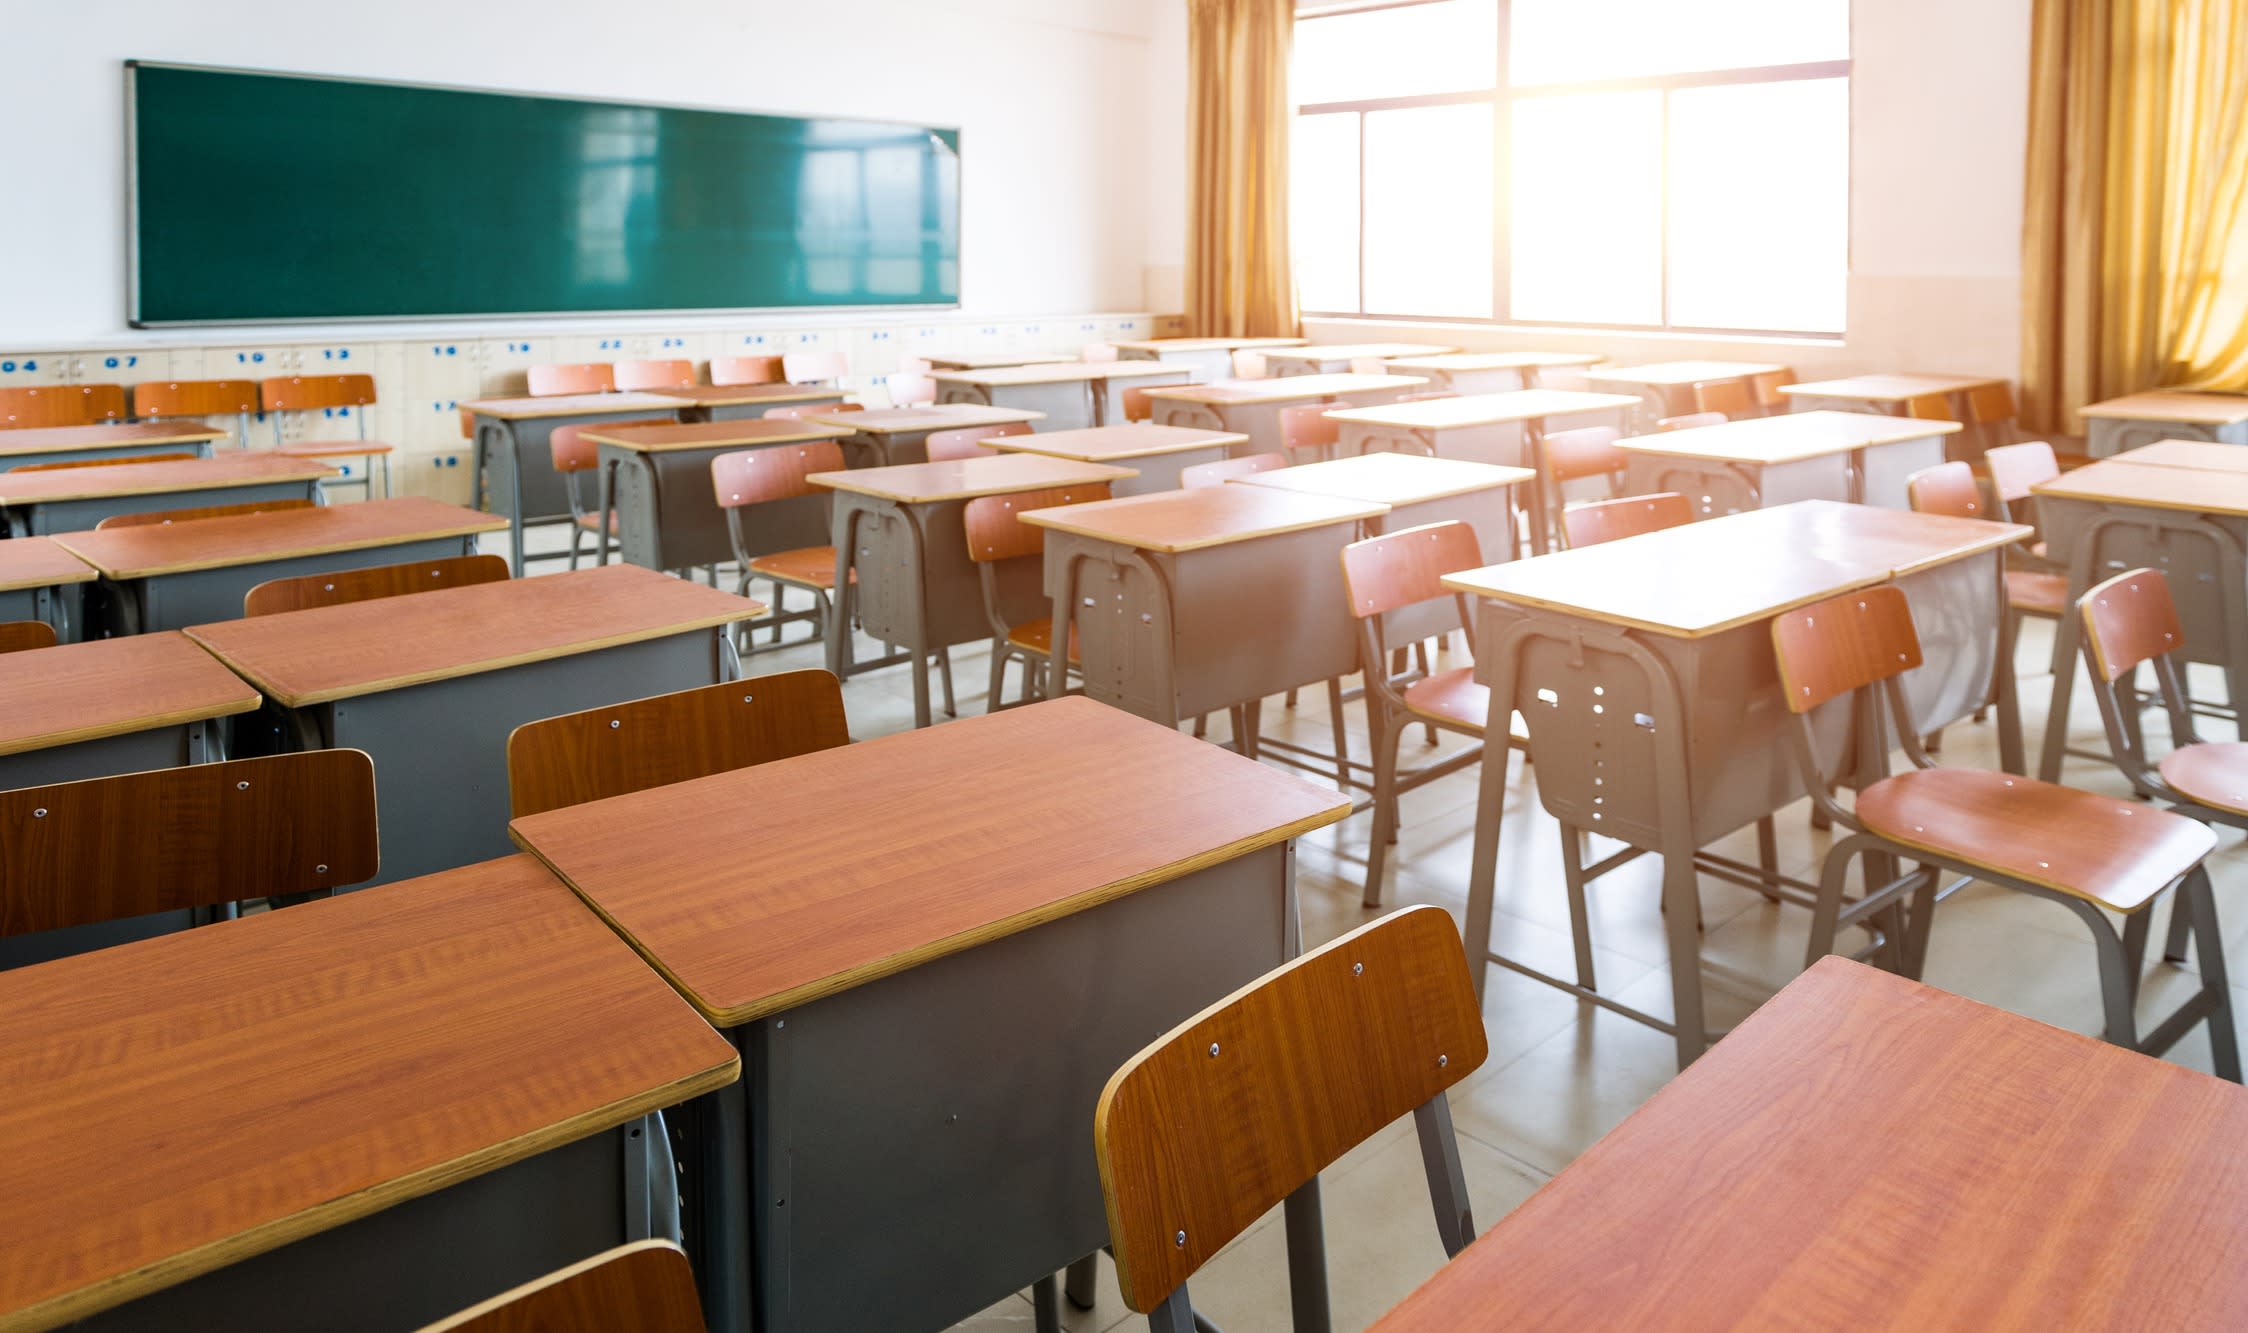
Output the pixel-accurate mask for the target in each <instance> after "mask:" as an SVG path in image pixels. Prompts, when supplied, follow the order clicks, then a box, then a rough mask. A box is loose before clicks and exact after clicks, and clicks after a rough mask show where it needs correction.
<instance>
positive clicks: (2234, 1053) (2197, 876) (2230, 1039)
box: [2171, 866, 2240, 1083]
mask: <svg viewBox="0 0 2248 1333" xmlns="http://www.w3.org/2000/svg"><path fill="white" fill-rule="evenodd" d="M2171 910H2172V911H2177V912H2185V913H2188V914H2190V915H2191V917H2192V918H2193V943H2194V951H2195V953H2196V954H2197V955H2198V956H2199V957H2200V959H2201V987H2202V989H2203V991H2205V992H2207V993H2208V994H2210V995H2211V996H2212V997H2213V999H2212V1002H2211V1006H2210V1009H2209V1062H2210V1064H2212V1065H2213V1066H2215V1068H2216V1071H2217V1077H2218V1078H2222V1079H2229V1080H2231V1081H2232V1082H2234V1083H2238V1082H2240V1041H2239V1038H2238V1037H2237V1036H2236V1035H2235V1033H2234V1030H2233V1021H2232V985H2231V982H2230V980H2229V979H2228V978H2227V977H2226V975H2225V941H2224V935H2223V933H2222V932H2221V931H2220V930H2219V929H2218V928H2217V895H2216V892H2215V890H2214V889H2213V888H2212V887H2211V886H2210V883H2209V869H2208V867H2206V866H2196V867H2194V871H2193V873H2192V874H2190V875H2188V876H2186V881H2185V883H2184V884H2181V885H2179V886H2178V901H2177V902H2176V903H2175V904H2174V905H2173V906H2172V908H2171Z"/></svg>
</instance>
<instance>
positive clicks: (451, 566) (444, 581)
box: [242, 555, 508, 617]
mask: <svg viewBox="0 0 2248 1333" xmlns="http://www.w3.org/2000/svg"><path fill="white" fill-rule="evenodd" d="M507 578H508V568H507V557H505V556H499V555H449V556H445V557H443V558H441V559H437V560H409V561H406V562H405V563H403V564H396V565H377V566H375V567H374V568H372V569H346V570H339V571H337V572H335V573H332V574H299V575H297V576H296V577H294V578H286V579H267V580H266V581H265V582H263V583H261V584H259V585H258V586H256V587H254V588H252V589H250V591H249V592H247V593H245V594H243V597H242V614H243V615H244V616H245V617H248V616H270V615H278V614H280V613H281V612H283V611H305V610H309V609H311V608H312V607H316V606H342V605H344V604H345V603H347V602H372V601H375V600H377V599H380V598H384V597H404V596H408V595H410V594H413V593H417V592H437V591H440V590H442V589H445V588H466V587H468V586H470V585H472V584H477V583H504V582H506V581H507Z"/></svg>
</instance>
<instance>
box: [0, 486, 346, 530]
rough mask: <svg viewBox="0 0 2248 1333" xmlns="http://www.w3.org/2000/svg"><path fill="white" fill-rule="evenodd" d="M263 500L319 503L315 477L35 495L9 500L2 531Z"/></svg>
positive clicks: (72, 526) (74, 526) (83, 526)
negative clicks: (28, 500) (70, 496)
mask: <svg viewBox="0 0 2248 1333" xmlns="http://www.w3.org/2000/svg"><path fill="white" fill-rule="evenodd" d="M263 500H310V501H312V502H313V503H314V504H319V503H322V496H321V493H320V481H319V479H318V478H316V477H307V478H299V479H296V480H290V481H244V482H241V483H240V484H238V485H233V486H221V487H218V488H216V489H214V490H195V491H156V492H152V493H150V494H146V495H103V496H95V497H91V498H88V499H83V500H41V501H38V502H36V503H33V504H21V505H10V506H8V507H7V509H6V510H5V516H6V519H7V529H8V535H9V536H11V537H44V536H46V535H47V534H49V533H55V532H84V531H86V530H88V529H90V528H92V527H93V526H94V525H95V524H97V523H99V522H101V521H102V520H103V519H105V518H109V517H112V516H113V515H117V514H152V513H155V512H157V511H159V510H164V509H188V508H195V509H201V508H204V507H205V506H209V505H231V504H253V503H256V502H258V501H263Z"/></svg>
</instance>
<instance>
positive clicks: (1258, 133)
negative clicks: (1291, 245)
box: [1186, 0, 1296, 337]
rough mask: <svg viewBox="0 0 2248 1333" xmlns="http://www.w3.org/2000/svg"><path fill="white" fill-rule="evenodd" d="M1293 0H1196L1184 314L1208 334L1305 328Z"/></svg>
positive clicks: (1190, 28)
mask: <svg viewBox="0 0 2248 1333" xmlns="http://www.w3.org/2000/svg"><path fill="white" fill-rule="evenodd" d="M1295 17H1296V16H1295V0H1187V99H1188V109H1187V136H1188V139H1187V141H1188V143H1189V145H1190V146H1191V147H1190V150H1189V159H1188V166H1187V170H1188V173H1189V175H1188V179H1189V185H1188V190H1189V195H1188V204H1187V242H1186V315H1187V321H1188V323H1189V325H1190V326H1191V328H1192V330H1193V332H1194V333H1196V334H1198V335H1200V336H1203V337H1276V336H1277V337H1287V336H1290V335H1293V334H1294V333H1295V332H1296V283H1295V277H1294V275H1293V274H1292V273H1291V272H1290V271H1289V268H1288V132H1289V128H1290V126H1291V125H1292V124H1293V123H1294V119H1295V106H1294V105H1293V104H1292V103H1291V102H1290V101H1289V100H1288V44H1289V40H1290V38H1291V36H1292V34H1293V32H1294V27H1295Z"/></svg>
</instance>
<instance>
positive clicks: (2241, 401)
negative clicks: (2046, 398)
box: [2083, 389, 2248, 458]
mask: <svg viewBox="0 0 2248 1333" xmlns="http://www.w3.org/2000/svg"><path fill="white" fill-rule="evenodd" d="M2083 416H2084V421H2085V427H2086V429H2087V430H2089V431H2090V432H2091V433H2090V435H2089V436H2088V438H2087V439H2086V441H2085V446H2084V447H2085V449H2086V450H2087V451H2088V452H2090V453H2091V455H2092V456H2093V457H2094V458H2105V457H2108V456H2109V455H2111V454H2119V453H2122V452H2124V451H2125V450H2127V449H2136V448H2138V447H2139V446H2140V445H2142V444H2150V443H2152V442H2154V441H2156V440H2214V441H2217V442H2218V443H2221V444H2248V394H2235V393H2181V392H2178V391H2175V390H2170V389H2159V390H2155V391H2153V392H2149V393H2134V394H2126V395H2125V396H2123V397H2121V398H2110V399H2108V400H2107V401H2106V402H2102V403H2094V404H2092V405H2091V406H2090V407H2087V408H2085V409H2084V410H2083Z"/></svg>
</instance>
